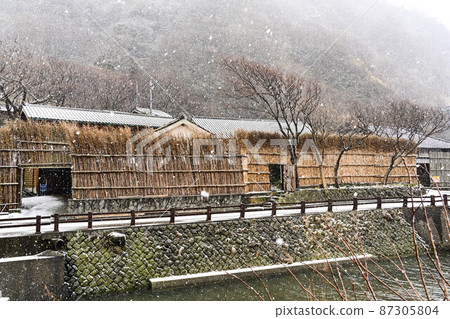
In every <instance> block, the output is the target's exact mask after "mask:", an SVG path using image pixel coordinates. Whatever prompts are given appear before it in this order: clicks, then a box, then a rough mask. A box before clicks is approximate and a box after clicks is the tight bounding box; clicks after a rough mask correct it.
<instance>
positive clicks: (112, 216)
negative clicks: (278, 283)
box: [0, 194, 448, 235]
mask: <svg viewBox="0 0 450 319" xmlns="http://www.w3.org/2000/svg"><path fill="white" fill-rule="evenodd" d="M414 201H415V199H414ZM419 201H420V203H422V202H423V203H429V204H430V206H436V202H437V201H440V202H442V203H443V205H445V206H448V195H447V194H444V195H443V196H442V198H438V199H436V196H435V195H431V196H423V197H421V198H420V199H419ZM411 202H412V201H411V198H410V197H407V196H404V197H384V198H382V197H372V198H362V199H358V198H353V199H329V200H326V201H300V202H288V203H276V202H265V203H259V204H240V205H229V206H214V207H212V206H206V207H193V208H170V209H156V210H151V211H138V212H137V211H129V212H110V213H94V212H88V213H87V214H64V215H60V214H54V215H51V216H39V215H38V216H36V217H18V218H6V219H0V229H8V228H20V227H35V228H36V230H35V234H37V235H39V234H41V229H42V226H48V225H53V232H59V231H60V225H61V224H68V223H87V228H86V229H88V230H90V229H93V228H94V227H93V223H94V222H105V221H127V220H128V221H129V223H128V225H129V226H130V227H134V226H136V224H137V221H139V220H144V219H145V220H148V219H150V220H151V219H157V218H167V217H168V218H169V224H174V223H175V222H176V218H177V217H181V216H183V217H186V216H205V222H210V221H211V220H212V216H213V215H217V214H231V213H239V219H244V218H246V214H247V213H250V212H263V211H271V214H270V215H271V216H272V217H276V216H277V212H278V211H280V209H281V210H286V209H289V210H296V209H298V211H299V213H300V214H301V215H306V213H307V210H308V209H311V208H319V207H327V211H328V212H333V209H334V208H336V207H346V206H351V207H352V208H351V209H349V211H353V210H358V207H359V206H360V205H369V204H376V205H377V206H376V209H382V207H383V204H402V207H408V203H411ZM11 222H15V223H13V224H11ZM22 222H24V223H22ZM196 222H198V221H196ZM148 224H149V223H147V225H148ZM118 226H119V225H118ZM121 226H123V225H121ZM139 226H145V223H141V224H139ZM98 228H101V226H100V227H98Z"/></svg>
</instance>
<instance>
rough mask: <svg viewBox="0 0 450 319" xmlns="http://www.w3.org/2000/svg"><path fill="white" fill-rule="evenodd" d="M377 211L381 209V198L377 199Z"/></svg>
mask: <svg viewBox="0 0 450 319" xmlns="http://www.w3.org/2000/svg"><path fill="white" fill-rule="evenodd" d="M377 209H381V197H380V196H378V197H377Z"/></svg>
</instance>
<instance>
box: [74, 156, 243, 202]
mask: <svg viewBox="0 0 450 319" xmlns="http://www.w3.org/2000/svg"><path fill="white" fill-rule="evenodd" d="M72 160H73V169H72V175H73V180H72V197H73V198H74V199H101V198H128V197H129V198H131V197H149V196H181V195H183V196H186V195H200V193H201V192H202V191H203V190H205V191H207V192H209V193H210V194H239V193H243V192H244V187H245V184H244V180H243V168H242V162H241V159H240V158H239V157H238V158H234V159H233V158H230V157H227V156H225V157H223V158H217V157H212V156H200V157H199V158H194V157H193V156H192V155H174V156H170V157H165V156H158V155H156V156H127V155H104V154H100V155H98V154H97V155H84V154H73V155H72ZM195 161H198V163H195Z"/></svg>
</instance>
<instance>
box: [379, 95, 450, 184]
mask: <svg viewBox="0 0 450 319" xmlns="http://www.w3.org/2000/svg"><path fill="white" fill-rule="evenodd" d="M378 113H379V114H381V115H382V117H383V120H382V126H383V131H382V135H383V136H385V137H388V138H390V139H391V141H392V147H391V150H390V151H391V152H392V155H391V158H390V162H389V166H388V168H387V169H386V172H385V174H384V177H383V184H385V185H386V184H387V182H388V178H389V175H390V173H391V172H392V170H393V169H394V168H396V167H398V166H399V165H400V164H401V163H402V161H403V160H404V159H405V158H406V157H407V156H408V155H410V154H411V153H413V152H414V151H415V150H416V149H417V147H418V146H419V145H420V144H421V143H422V142H423V141H424V140H425V139H427V138H428V137H430V136H431V135H433V134H436V133H440V132H442V131H444V130H445V129H447V128H448V123H449V117H448V115H447V114H446V113H445V112H444V111H443V110H441V109H438V108H435V107H426V106H421V105H418V104H415V103H412V102H410V101H408V100H401V101H390V102H388V103H386V104H384V105H381V106H379V107H378Z"/></svg>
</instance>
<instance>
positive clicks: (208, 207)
mask: <svg viewBox="0 0 450 319" xmlns="http://www.w3.org/2000/svg"><path fill="white" fill-rule="evenodd" d="M206 221H207V222H210V221H211V206H206Z"/></svg>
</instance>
